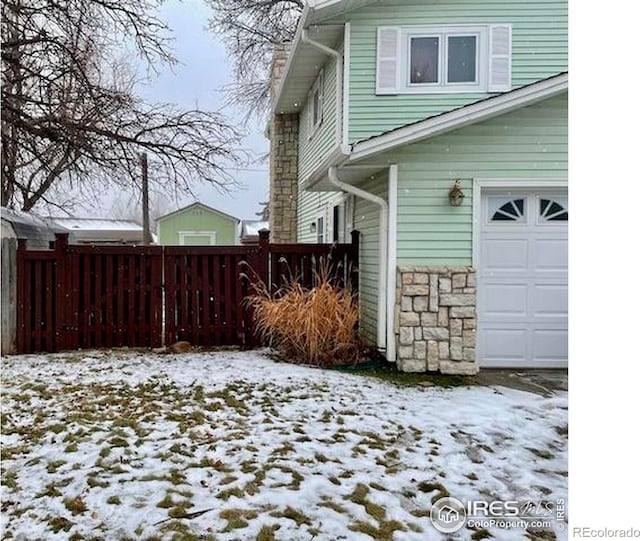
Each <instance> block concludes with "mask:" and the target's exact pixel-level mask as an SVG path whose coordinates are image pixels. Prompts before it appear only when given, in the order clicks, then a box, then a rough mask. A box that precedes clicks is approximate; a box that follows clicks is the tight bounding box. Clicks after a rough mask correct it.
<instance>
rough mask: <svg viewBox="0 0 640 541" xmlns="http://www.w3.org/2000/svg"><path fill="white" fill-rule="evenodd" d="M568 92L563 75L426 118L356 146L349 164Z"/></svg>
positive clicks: (567, 84) (567, 85)
mask: <svg viewBox="0 0 640 541" xmlns="http://www.w3.org/2000/svg"><path fill="white" fill-rule="evenodd" d="M568 88H569V75H568V74H567V73H563V74H560V75H557V76H556V77H552V78H549V79H545V80H543V81H539V82H537V83H534V84H532V85H528V86H525V87H521V88H518V89H516V90H512V91H511V92H507V93H505V94H502V95H499V96H496V97H493V98H490V99H486V100H482V101H479V102H476V103H472V104H471V105H466V106H463V107H460V108H458V109H454V110H453V111H450V112H448V113H444V114H441V115H438V116H435V117H432V118H427V119H425V120H422V121H420V122H416V123H415V124H411V125H410V126H405V127H404V128H399V129H396V130H393V131H391V132H388V133H385V134H383V135H379V136H377V137H373V138H371V139H368V140H366V141H362V142H361V143H356V144H354V145H353V146H352V149H351V155H350V161H355V160H361V159H363V158H368V157H370V156H373V155H374V154H378V153H380V152H385V151H388V150H391V149H393V148H396V147H398V146H402V145H408V144H411V143H415V142H417V141H421V140H423V139H428V138H429V137H434V136H436V135H440V134H442V133H444V132H447V131H451V130H454V129H457V128H460V127H462V126H466V125H467V124H473V123H475V122H480V121H481V120H486V119H488V118H491V117H492V116H496V115H500V114H504V113H507V112H509V111H512V110H514V109H519V108H521V107H525V106H527V105H531V104H533V103H535V102H537V101H541V100H543V99H546V98H550V97H552V96H555V95H556V94H560V93H561V92H564V91H566V90H567V89H568Z"/></svg>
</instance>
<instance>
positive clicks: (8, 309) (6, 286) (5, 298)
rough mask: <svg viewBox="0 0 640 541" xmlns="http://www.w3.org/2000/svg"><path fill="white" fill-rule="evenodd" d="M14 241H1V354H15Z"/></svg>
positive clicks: (15, 269) (15, 289) (4, 239)
mask: <svg viewBox="0 0 640 541" xmlns="http://www.w3.org/2000/svg"><path fill="white" fill-rule="evenodd" d="M16 271H17V256H16V239H14V238H8V237H5V238H3V239H2V274H1V275H0V278H2V354H3V355H6V354H8V353H15V349H16V331H17V325H16V322H17V319H16V316H17V313H18V307H17V297H16V291H17V287H16Z"/></svg>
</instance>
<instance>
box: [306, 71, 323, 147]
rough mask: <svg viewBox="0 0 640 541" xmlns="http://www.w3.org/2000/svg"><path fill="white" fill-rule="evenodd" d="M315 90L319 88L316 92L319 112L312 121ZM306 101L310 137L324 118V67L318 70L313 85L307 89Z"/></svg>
mask: <svg viewBox="0 0 640 541" xmlns="http://www.w3.org/2000/svg"><path fill="white" fill-rule="evenodd" d="M316 90H319V93H318V100H319V101H320V103H319V113H320V116H319V117H318V121H317V122H315V123H314V121H313V105H314V104H313V96H314V94H315V93H316ZM307 101H308V104H309V105H308V108H309V112H308V117H309V139H311V138H312V137H313V136H314V134H315V133H316V132H317V131H318V128H320V126H322V121H323V119H324V69H321V70H320V73H319V74H318V77H316V80H315V81H314V83H313V86H312V87H311V90H310V91H309V96H308V98H307Z"/></svg>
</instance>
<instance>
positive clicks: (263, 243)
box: [256, 229, 271, 289]
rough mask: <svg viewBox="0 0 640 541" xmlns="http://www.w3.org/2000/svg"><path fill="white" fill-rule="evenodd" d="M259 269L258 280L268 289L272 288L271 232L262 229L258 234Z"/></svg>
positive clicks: (257, 270)
mask: <svg viewBox="0 0 640 541" xmlns="http://www.w3.org/2000/svg"><path fill="white" fill-rule="evenodd" d="M258 236H259V241H258V268H257V269H256V272H257V274H258V278H259V279H260V280H262V281H263V282H264V284H265V285H266V286H267V289H270V288H271V284H270V283H269V230H268V229H261V230H260V231H259V232H258Z"/></svg>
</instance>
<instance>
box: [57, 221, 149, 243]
mask: <svg viewBox="0 0 640 541" xmlns="http://www.w3.org/2000/svg"><path fill="white" fill-rule="evenodd" d="M49 221H50V223H52V224H54V225H55V226H57V227H59V228H60V229H63V230H64V232H65V233H69V243H70V244H142V226H141V225H140V224H138V223H136V222H134V221H132V220H111V219H108V218H49Z"/></svg>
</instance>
